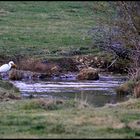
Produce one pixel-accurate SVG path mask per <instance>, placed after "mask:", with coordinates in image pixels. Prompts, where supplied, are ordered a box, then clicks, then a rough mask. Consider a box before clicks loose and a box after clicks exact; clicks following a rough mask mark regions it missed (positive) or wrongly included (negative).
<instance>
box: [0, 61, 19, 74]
mask: <svg viewBox="0 0 140 140" xmlns="http://www.w3.org/2000/svg"><path fill="white" fill-rule="evenodd" d="M12 67H16V65H15V64H14V62H13V61H10V62H9V63H8V64H4V65H2V66H1V67H0V72H1V73H4V72H8V71H9V70H10V69H11V68H12Z"/></svg>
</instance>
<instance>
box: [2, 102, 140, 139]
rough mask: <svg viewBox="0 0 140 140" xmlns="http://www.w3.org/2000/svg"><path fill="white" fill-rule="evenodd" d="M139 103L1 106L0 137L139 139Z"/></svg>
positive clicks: (28, 103) (19, 104) (19, 103)
mask: <svg viewBox="0 0 140 140" xmlns="http://www.w3.org/2000/svg"><path fill="white" fill-rule="evenodd" d="M139 108H140V100H136V99H131V100H129V101H127V102H124V103H120V104H118V105H116V106H107V105H106V106H105V107H101V108H94V107H90V106H87V107H84V106H83V105H82V104H81V103H78V104H77V103H76V102H75V101H67V102H56V101H48V100H45V99H32V100H21V101H15V100H13V101H8V102H1V103H0V138H129V139H130V138H140V125H139V123H140V118H139V116H140V110H139Z"/></svg>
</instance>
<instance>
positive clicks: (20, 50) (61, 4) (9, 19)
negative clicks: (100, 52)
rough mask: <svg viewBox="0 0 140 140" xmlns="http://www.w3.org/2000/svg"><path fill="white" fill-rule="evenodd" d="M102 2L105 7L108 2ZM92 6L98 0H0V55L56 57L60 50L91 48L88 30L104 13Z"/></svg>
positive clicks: (89, 50)
mask: <svg viewBox="0 0 140 140" xmlns="http://www.w3.org/2000/svg"><path fill="white" fill-rule="evenodd" d="M102 3H103V5H106V7H107V2H102ZM93 6H94V7H96V6H97V2H94V1H93V2H91V1H87V2H79V1H75V2H74V1H52V2H50V1H38V2H37V1H29V2H26V1H12V2H10V1H1V2H0V56H6V57H10V58H12V57H16V56H32V57H37V58H42V57H43V58H44V57H47V56H48V57H50V56H56V57H57V56H60V55H63V53H61V52H63V51H66V52H68V53H69V51H70V50H72V49H74V50H76V49H77V48H83V47H85V48H87V47H89V48H91V46H92V37H91V36H89V35H88V31H89V30H90V29H91V28H93V27H94V26H95V25H96V24H97V22H96V17H102V18H106V17H107V15H106V14H104V12H101V13H96V12H94V10H93ZM96 49H97V48H95V50H96ZM57 52H58V53H57ZM81 53H82V54H90V53H94V49H88V50H87V49H85V51H82V52H81Z"/></svg>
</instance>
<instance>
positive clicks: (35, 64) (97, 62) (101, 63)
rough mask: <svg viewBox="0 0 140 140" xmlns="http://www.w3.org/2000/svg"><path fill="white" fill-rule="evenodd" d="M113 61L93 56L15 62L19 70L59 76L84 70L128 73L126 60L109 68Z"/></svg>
mask: <svg viewBox="0 0 140 140" xmlns="http://www.w3.org/2000/svg"><path fill="white" fill-rule="evenodd" d="M112 61H113V59H111V58H107V57H104V56H102V57H101V56H100V57H99V56H93V55H79V56H73V57H64V58H48V59H43V60H37V59H33V58H21V59H17V60H15V63H17V65H18V69H19V70H28V71H34V72H41V73H44V72H45V73H50V74H52V73H53V74H55V75H57V74H58V75H59V73H62V72H63V73H65V72H78V71H80V70H81V69H83V68H88V67H92V68H97V69H100V70H102V71H106V72H113V73H126V69H125V68H126V67H128V65H129V62H127V61H126V60H118V61H116V62H115V63H114V64H113V65H111V66H110V67H109V68H108V66H109V65H110V64H111V63H112Z"/></svg>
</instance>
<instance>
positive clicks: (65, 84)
mask: <svg viewBox="0 0 140 140" xmlns="http://www.w3.org/2000/svg"><path fill="white" fill-rule="evenodd" d="M99 77H100V78H99V80H81V81H80V80H77V79H76V73H69V74H67V75H64V76H61V77H54V78H53V79H46V80H45V79H44V80H39V79H38V80H32V79H30V80H29V79H27V80H26V79H24V80H21V81H11V82H12V83H13V84H14V85H15V86H16V87H18V88H19V90H20V92H21V96H22V98H40V97H41V98H42V97H43V98H56V99H65V100H68V99H72V98H73V99H76V100H80V101H82V102H85V103H89V104H91V105H94V106H96V107H101V106H104V105H105V104H106V103H111V104H114V103H117V102H123V101H126V100H128V96H120V95H117V93H116V91H115V89H116V88H117V87H118V86H119V85H121V84H122V83H124V82H125V81H126V80H127V77H126V76H122V75H112V74H107V73H101V74H100V75H99Z"/></svg>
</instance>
